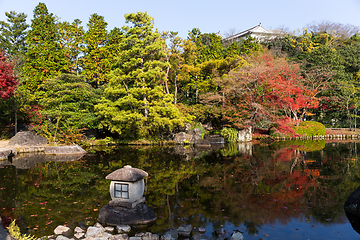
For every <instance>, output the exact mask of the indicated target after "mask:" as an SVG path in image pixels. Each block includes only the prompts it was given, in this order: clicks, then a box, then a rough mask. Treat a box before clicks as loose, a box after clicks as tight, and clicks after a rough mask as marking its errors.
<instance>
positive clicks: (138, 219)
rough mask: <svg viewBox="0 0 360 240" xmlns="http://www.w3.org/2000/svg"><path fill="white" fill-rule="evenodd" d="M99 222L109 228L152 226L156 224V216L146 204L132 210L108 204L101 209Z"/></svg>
mask: <svg viewBox="0 0 360 240" xmlns="http://www.w3.org/2000/svg"><path fill="white" fill-rule="evenodd" d="M98 221H99V222H100V223H101V224H103V225H108V226H118V225H130V226H139V225H146V226H151V225H153V224H154V223H155V222H156V214H155V212H154V210H152V208H150V207H149V206H148V205H146V204H145V203H141V204H138V205H137V206H136V207H135V208H132V209H130V208H126V207H115V206H110V204H107V205H105V206H103V207H102V208H101V209H100V212H99V216H98Z"/></svg>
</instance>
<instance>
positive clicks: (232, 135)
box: [220, 127, 238, 142]
mask: <svg viewBox="0 0 360 240" xmlns="http://www.w3.org/2000/svg"><path fill="white" fill-rule="evenodd" d="M220 134H221V136H223V137H224V138H225V141H227V142H237V135H238V130H236V129H235V128H227V127H225V128H223V129H221V131H220Z"/></svg>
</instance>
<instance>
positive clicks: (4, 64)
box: [0, 50, 19, 99]
mask: <svg viewBox="0 0 360 240" xmlns="http://www.w3.org/2000/svg"><path fill="white" fill-rule="evenodd" d="M18 84H19V83H18V81H17V78H16V77H15V75H14V71H13V65H12V64H11V63H10V62H9V61H8V60H7V58H6V56H5V52H4V51H2V50H0V97H1V98H2V99H8V98H9V97H10V96H11V95H12V94H13V93H14V92H15V89H16V86H17V85H18Z"/></svg>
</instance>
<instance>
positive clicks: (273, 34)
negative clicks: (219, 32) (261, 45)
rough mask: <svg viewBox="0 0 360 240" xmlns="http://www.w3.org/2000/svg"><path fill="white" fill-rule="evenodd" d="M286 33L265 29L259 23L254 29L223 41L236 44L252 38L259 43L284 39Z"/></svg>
mask: <svg viewBox="0 0 360 240" xmlns="http://www.w3.org/2000/svg"><path fill="white" fill-rule="evenodd" d="M286 34H287V33H286V32H284V31H283V30H273V29H265V28H263V27H262V26H261V23H260V24H259V25H257V26H255V27H252V28H249V29H247V30H245V31H242V32H240V33H237V34H234V35H232V36H230V37H227V38H224V39H223V41H229V42H238V41H241V40H243V39H244V38H246V37H249V36H250V37H253V38H255V39H256V40H258V41H259V42H264V41H268V40H271V39H274V38H277V37H284V36H285V35H286Z"/></svg>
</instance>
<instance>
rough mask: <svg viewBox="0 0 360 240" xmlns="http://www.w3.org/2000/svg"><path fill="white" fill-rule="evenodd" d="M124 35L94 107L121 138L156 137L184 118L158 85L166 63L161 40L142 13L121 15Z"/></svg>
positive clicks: (163, 77) (103, 122) (162, 79)
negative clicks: (106, 80) (112, 66)
mask: <svg viewBox="0 0 360 240" xmlns="http://www.w3.org/2000/svg"><path fill="white" fill-rule="evenodd" d="M125 19H126V23H129V24H131V25H130V26H125V27H123V32H124V37H123V39H122V41H121V43H120V46H121V52H120V53H119V56H118V58H117V64H116V66H115V69H114V70H113V71H112V73H111V76H112V78H111V80H110V82H109V84H108V85H107V86H106V88H105V97H104V98H103V99H102V100H101V101H100V103H99V104H98V105H97V106H96V109H97V110H98V111H99V113H100V114H101V115H102V116H103V118H104V120H103V121H102V126H104V127H107V128H108V129H110V130H111V131H112V132H116V133H118V134H119V135H122V136H123V137H125V138H144V137H146V136H149V135H154V136H158V135H160V134H161V133H163V132H167V131H171V130H173V129H174V128H175V127H178V126H182V125H183V124H184V121H185V120H187V119H186V118H185V117H183V116H181V114H180V112H179V110H178V109H177V108H176V106H175V105H174V104H173V99H174V97H173V95H171V94H167V93H166V92H165V91H164V89H163V88H162V87H161V86H160V84H161V83H162V82H163V81H165V71H164V69H165V68H166V66H167V63H166V62H164V61H163V57H164V56H165V53H164V51H163V48H162V45H163V40H162V39H161V37H160V34H159V33H158V32H157V31H153V19H152V18H151V17H150V16H149V15H148V14H147V13H146V12H145V13H143V12H138V13H132V14H127V15H125Z"/></svg>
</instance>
